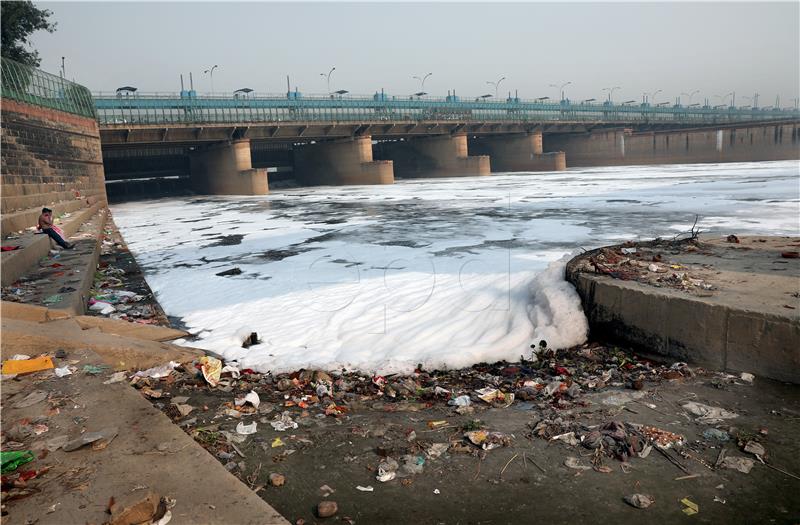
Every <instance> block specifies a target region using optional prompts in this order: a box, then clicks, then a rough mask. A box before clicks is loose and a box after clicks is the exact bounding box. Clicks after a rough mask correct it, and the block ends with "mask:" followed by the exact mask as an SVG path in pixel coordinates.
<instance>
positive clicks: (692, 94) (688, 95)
mask: <svg viewBox="0 0 800 525" xmlns="http://www.w3.org/2000/svg"><path fill="white" fill-rule="evenodd" d="M698 93H700V90H699V89H695V90H694V91H692V92H691V93H681V96H683V95H686V96H687V97H689V103H688V104H687V106H691V105H692V97H693V96H695V95H696V94H698ZM679 102H680V100H679Z"/></svg>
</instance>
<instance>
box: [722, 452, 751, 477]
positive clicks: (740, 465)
mask: <svg viewBox="0 0 800 525" xmlns="http://www.w3.org/2000/svg"><path fill="white" fill-rule="evenodd" d="M753 465H754V462H753V460H752V459H750V458H744V457H738V456H726V457H725V458H724V459H723V460H722V466H723V467H725V468H729V469H733V470H738V471H739V472H741V473H743V474H749V473H750V470H752V468H753Z"/></svg>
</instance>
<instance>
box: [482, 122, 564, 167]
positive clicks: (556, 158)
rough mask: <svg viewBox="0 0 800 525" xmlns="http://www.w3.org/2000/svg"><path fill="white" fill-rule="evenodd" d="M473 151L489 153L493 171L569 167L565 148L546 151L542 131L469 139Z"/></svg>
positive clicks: (483, 153)
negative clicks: (543, 145) (563, 149)
mask: <svg viewBox="0 0 800 525" xmlns="http://www.w3.org/2000/svg"><path fill="white" fill-rule="evenodd" d="M469 150H470V151H471V152H472V153H477V154H480V155H488V156H489V157H491V159H492V171H493V172H501V171H563V170H565V169H567V162H566V155H565V154H564V152H563V151H555V152H552V153H544V152H543V149H542V132H541V131H537V132H533V133H525V134H515V135H496V136H490V137H477V138H474V139H470V141H469Z"/></svg>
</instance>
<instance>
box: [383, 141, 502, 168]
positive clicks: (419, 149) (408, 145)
mask: <svg viewBox="0 0 800 525" xmlns="http://www.w3.org/2000/svg"><path fill="white" fill-rule="evenodd" d="M375 156H376V157H378V158H381V159H388V160H391V161H392V162H394V172H395V175H396V176H397V177H431V178H432V177H471V176H475V175H489V174H490V173H491V168H490V163H489V157H487V156H485V155H481V156H469V154H468V151H467V136H466V135H464V134H458V135H439V136H433V137H423V138H415V139H410V140H404V141H402V142H383V143H380V144H376V145H375Z"/></svg>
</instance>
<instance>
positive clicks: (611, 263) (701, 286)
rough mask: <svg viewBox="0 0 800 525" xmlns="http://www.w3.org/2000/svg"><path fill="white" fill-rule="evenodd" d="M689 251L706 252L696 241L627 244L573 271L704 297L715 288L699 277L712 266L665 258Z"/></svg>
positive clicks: (593, 257)
mask: <svg viewBox="0 0 800 525" xmlns="http://www.w3.org/2000/svg"><path fill="white" fill-rule="evenodd" d="M689 252H699V253H705V252H704V248H703V246H702V244H701V243H700V242H698V241H696V240H686V241H682V242H668V243H667V242H665V243H660V242H658V241H653V242H648V243H633V242H628V243H625V244H622V245H619V246H613V247H608V248H601V249H599V250H597V251H596V252H595V253H594V254H593V255H590V256H589V257H585V258H583V259H580V261H579V263H578V265H577V266H576V267H575V270H576V271H578V272H587V273H600V274H603V275H608V276H610V277H612V278H614V279H620V280H623V281H636V282H639V283H643V284H647V285H650V286H655V287H657V288H672V289H675V290H682V291H684V292H689V293H694V294H707V293H708V292H710V291H713V290H715V286H714V285H713V284H712V283H710V282H708V280H707V278H705V276H704V275H701V274H702V272H704V271H708V270H713V267H712V266H710V265H708V264H702V265H685V264H680V263H678V262H674V261H670V260H669V259H668V255H669V254H670V253H672V254H678V253H689ZM709 255H710V254H709Z"/></svg>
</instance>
